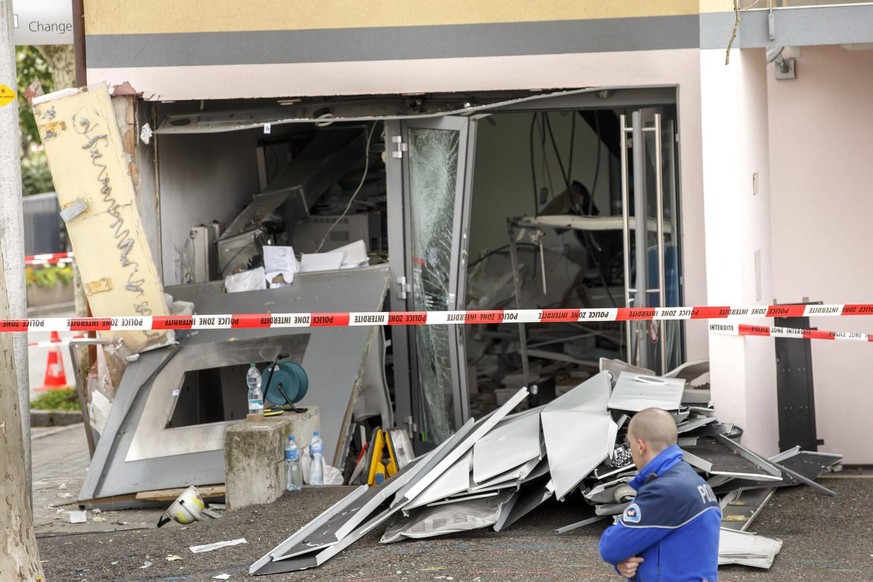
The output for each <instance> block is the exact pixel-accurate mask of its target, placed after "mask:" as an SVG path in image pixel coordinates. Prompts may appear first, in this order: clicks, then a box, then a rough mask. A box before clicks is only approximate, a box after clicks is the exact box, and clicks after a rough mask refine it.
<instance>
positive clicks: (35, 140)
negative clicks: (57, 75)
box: [15, 45, 54, 156]
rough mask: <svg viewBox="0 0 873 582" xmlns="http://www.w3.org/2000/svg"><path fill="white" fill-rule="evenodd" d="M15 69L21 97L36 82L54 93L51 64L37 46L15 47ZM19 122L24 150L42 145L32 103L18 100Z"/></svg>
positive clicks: (25, 152)
mask: <svg viewBox="0 0 873 582" xmlns="http://www.w3.org/2000/svg"><path fill="white" fill-rule="evenodd" d="M15 68H16V69H17V71H18V94H19V95H23V94H24V90H25V89H27V86H28V85H29V84H30V83H32V82H34V81H39V82H40V83H41V84H42V88H43V91H45V92H46V93H51V92H52V91H54V82H53V81H52V72H51V70H50V69H49V64H48V62H47V61H46V60H45V57H43V56H42V53H40V52H39V49H37V48H36V47H35V46H30V45H25V46H18V47H15ZM18 122H19V127H20V128H21V141H22V149H24V150H26V149H27V146H31V147H32V146H34V145H37V146H38V145H40V144H41V143H42V142H41V141H40V139H39V132H38V131H37V129H36V122H35V121H34V119H33V112H32V111H31V108H30V103H28V102H27V100H26V99H19V100H18ZM23 153H24V155H25V156H27V155H29V154H30V153H31V152H29V151H24V152H23Z"/></svg>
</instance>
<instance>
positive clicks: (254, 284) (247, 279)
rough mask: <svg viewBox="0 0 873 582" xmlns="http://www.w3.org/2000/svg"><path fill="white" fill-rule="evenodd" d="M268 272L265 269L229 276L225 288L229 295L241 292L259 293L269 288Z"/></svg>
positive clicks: (225, 280)
mask: <svg viewBox="0 0 873 582" xmlns="http://www.w3.org/2000/svg"><path fill="white" fill-rule="evenodd" d="M266 276H267V274H266V272H265V271H264V268H263V267H258V268H257V269H252V270H251V271H242V272H241V273H236V274H234V275H228V276H227V277H225V279H224V287H225V289H227V292H228V293H239V292H241V291H258V290H260V289H266V288H267V279H266Z"/></svg>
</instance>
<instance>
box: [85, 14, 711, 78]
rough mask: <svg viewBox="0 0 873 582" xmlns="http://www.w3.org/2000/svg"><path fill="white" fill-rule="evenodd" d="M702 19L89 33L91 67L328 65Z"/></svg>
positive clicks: (565, 39)
mask: <svg viewBox="0 0 873 582" xmlns="http://www.w3.org/2000/svg"><path fill="white" fill-rule="evenodd" d="M699 24H700V17H699V16H698V15H696V14H693V15H687V16H653V17H645V18H610V19H601V20H569V21H550V22H524V23H501V24H464V25H446V26H410V27H390V28H357V29H321V30H289V31H285V30H281V31H253V32H210V33H171V34H127V35H92V36H88V37H87V54H88V67H89V68H113V67H170V66H205V65H247V64H279V63H324V62H345V61H379V60H406V59H442V58H461V57H493V56H518V55H543V54H567V53H595V52H598V53H599V52H615V51H641V50H663V49H684V48H694V47H697V46H699V43H700V30H699Z"/></svg>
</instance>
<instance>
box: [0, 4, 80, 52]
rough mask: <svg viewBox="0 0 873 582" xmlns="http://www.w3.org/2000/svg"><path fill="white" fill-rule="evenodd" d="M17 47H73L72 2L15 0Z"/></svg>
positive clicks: (13, 34)
mask: <svg viewBox="0 0 873 582" xmlns="http://www.w3.org/2000/svg"><path fill="white" fill-rule="evenodd" d="M12 13H13V16H12V26H13V32H12V36H13V38H14V39H15V44H16V45H23V44H36V45H46V44H73V2H72V0H12Z"/></svg>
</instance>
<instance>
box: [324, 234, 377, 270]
mask: <svg viewBox="0 0 873 582" xmlns="http://www.w3.org/2000/svg"><path fill="white" fill-rule="evenodd" d="M331 252H334V253H342V254H343V263H342V265H340V268H341V269H354V268H355V267H366V266H367V265H369V264H370V257H369V256H367V245H366V244H364V241H362V240H358V241H355V242H353V243H351V244H347V245H345V246H342V247H339V248H338V249H333V251H331Z"/></svg>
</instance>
